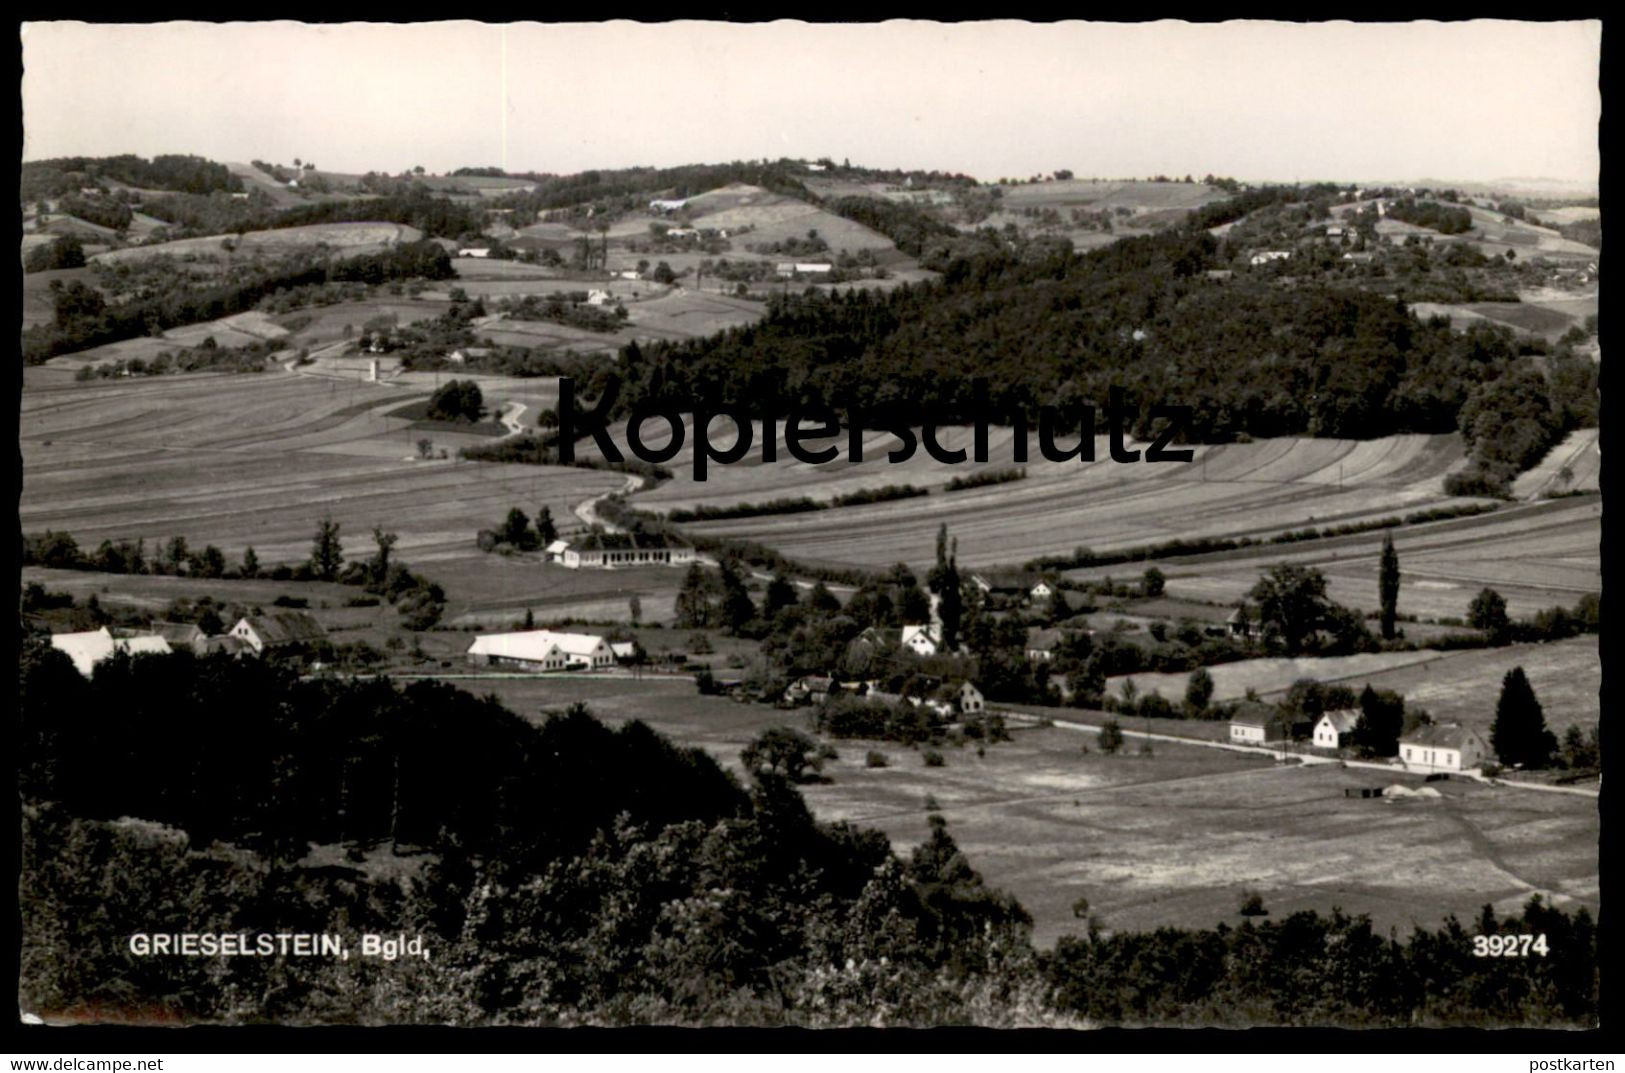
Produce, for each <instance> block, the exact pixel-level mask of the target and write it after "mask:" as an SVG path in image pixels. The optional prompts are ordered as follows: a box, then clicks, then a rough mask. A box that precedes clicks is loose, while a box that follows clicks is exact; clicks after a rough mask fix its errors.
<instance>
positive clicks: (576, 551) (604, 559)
mask: <svg viewBox="0 0 1625 1073" xmlns="http://www.w3.org/2000/svg"><path fill="white" fill-rule="evenodd" d="M547 558H548V560H549V561H550V562H556V563H558V564H559V565H560V566H566V567H569V568H570V569H571V570H579V569H583V568H586V569H597V570H613V569H614V568H616V567H618V566H686V565H688V564H689V563H692V562H694V559H695V553H694V547H693V545H691V544H688V543H685V542H684V541H682V540H681V539H679V538H677V537H674V536H670V535H668V534H665V533H606V532H601V531H592V532H587V533H583V534H582V535H580V536H579V537H574V538H571V539H569V540H555V541H554V542H553V543H551V544H549V545H548V546H547Z"/></svg>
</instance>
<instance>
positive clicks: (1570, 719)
mask: <svg viewBox="0 0 1625 1073" xmlns="http://www.w3.org/2000/svg"><path fill="white" fill-rule="evenodd" d="M1513 667H1522V668H1523V669H1524V673H1525V674H1527V675H1528V676H1529V684H1530V686H1532V687H1533V688H1534V690H1535V696H1536V697H1538V698H1539V699H1540V703H1541V707H1542V708H1544V709H1545V712H1546V725H1547V726H1548V727H1550V728H1551V729H1552V731H1553V733H1555V734H1557V735H1558V737H1559V738H1561V737H1562V735H1563V731H1564V730H1566V729H1567V728H1568V727H1570V726H1572V725H1575V724H1579V725H1581V726H1586V727H1595V726H1597V725H1598V723H1599V722H1600V721H1601V718H1602V702H1601V699H1600V697H1599V695H1598V691H1599V690H1600V689H1601V688H1602V658H1601V656H1600V654H1599V652H1598V640H1597V638H1595V637H1572V638H1570V639H1568V640H1566V641H1552V642H1548V643H1546V644H1534V645H1513V646H1511V647H1508V648H1485V649H1472V650H1468V651H1463V652H1447V653H1444V654H1443V655H1442V656H1441V657H1440V658H1439V659H1437V660H1433V661H1430V662H1427V663H1420V664H1416V665H1414V666H1411V667H1396V668H1394V669H1393V670H1389V671H1383V672H1378V673H1374V674H1370V675H1364V676H1361V677H1360V678H1358V679H1356V680H1355V681H1352V682H1350V684H1351V685H1355V687H1356V688H1363V687H1364V685H1365V683H1366V682H1370V683H1371V685H1372V686H1374V687H1375V688H1377V689H1392V690H1394V691H1395V692H1398V693H1403V694H1404V695H1405V701H1406V703H1407V704H1410V705H1412V706H1419V707H1422V708H1426V709H1427V710H1428V713H1429V714H1430V715H1432V716H1433V718H1434V719H1435V720H1437V721H1439V722H1459V723H1461V724H1463V725H1465V726H1472V727H1476V728H1478V729H1479V730H1480V731H1483V732H1485V733H1488V732H1489V728H1490V724H1491V723H1492V722H1493V721H1494V719H1495V702H1496V699H1497V698H1498V697H1500V695H1501V679H1502V678H1503V677H1504V676H1505V675H1506V673H1507V672H1508V671H1510V670H1511V669H1512V668H1513ZM1217 673H1218V668H1214V674H1215V677H1217Z"/></svg>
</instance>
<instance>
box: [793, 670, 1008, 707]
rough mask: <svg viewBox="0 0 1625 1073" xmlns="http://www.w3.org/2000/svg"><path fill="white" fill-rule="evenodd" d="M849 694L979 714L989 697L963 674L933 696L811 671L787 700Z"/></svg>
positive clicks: (818, 700) (797, 701) (817, 699)
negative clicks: (909, 692)
mask: <svg viewBox="0 0 1625 1073" xmlns="http://www.w3.org/2000/svg"><path fill="white" fill-rule="evenodd" d="M835 694H846V695H848V696H853V697H861V698H863V699H864V700H869V701H874V702H877V703H885V704H910V705H913V706H914V707H916V708H922V707H923V708H928V709H930V710H931V711H934V712H936V713H937V714H938V715H941V716H944V717H947V716H952V715H956V714H958V715H977V714H980V713H982V712H985V711H986V710H987V700H986V698H984V697H983V696H982V691H981V690H980V689H978V688H976V684H975V683H974V682H969V681H966V680H965V679H963V678H960V679H954V680H950V681H943V682H940V683H938V685H937V686H936V688H935V689H933V690H932V692H931V694H930V695H929V696H923V697H921V696H913V695H909V696H904V695H902V694H901V693H888V692H886V691H884V690H882V689H881V688H880V683H879V682H878V681H863V682H838V681H836V680H835V679H834V678H833V677H831V676H829V675H816V674H815V675H807V676H805V677H802V678H798V679H796V680H795V681H794V682H791V683H790V686H789V688H787V689H786V690H785V691H784V700H785V701H786V702H788V703H790V704H822V703H824V702H825V701H826V700H828V699H829V698H830V697H831V696H832V695H835Z"/></svg>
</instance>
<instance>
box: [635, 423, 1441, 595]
mask: <svg viewBox="0 0 1625 1073" xmlns="http://www.w3.org/2000/svg"><path fill="white" fill-rule="evenodd" d="M654 427H655V428H659V427H660V426H659V424H658V422H657V423H655V425H654ZM651 431H652V430H651ZM779 432H780V434H781V439H782V427H781V428H780V429H779ZM753 438H754V439H755V440H756V442H757V446H756V447H754V448H753V449H752V451H751V454H750V456H749V458H748V459H747V460H744V461H741V462H740V463H737V464H735V465H731V466H715V467H712V469H711V471H710V475H709V478H708V479H707V480H706V481H705V482H703V483H702V482H697V481H695V480H693V479H692V465H691V461H690V460H691V458H692V453H691V452H692V443H689V444H686V445H685V446H684V448H683V450H682V451H681V452H679V454H678V456H677V457H675V458H674V459H673V460H672V461H671V462H670V463H668V464H667V465H668V467H669V468H670V469H671V470H672V471H673V473H674V474H676V479H675V480H672V481H670V482H668V483H666V484H664V485H662V486H661V487H660V488H658V489H655V490H654V491H652V492H650V493H646V494H643V495H639V496H637V497H635V500H634V502H635V504H636V505H638V506H640V507H642V508H643V509H646V510H653V511H669V510H674V509H680V508H681V509H691V508H693V507H695V506H699V505H707V506H715V507H725V506H732V505H735V504H737V503H741V502H763V501H766V500H770V499H776V498H785V497H795V496H808V497H811V498H813V499H818V500H827V499H830V498H832V497H834V496H835V495H839V494H845V493H850V492H854V491H857V490H860V489H873V488H876V487H881V486H884V485H890V484H913V485H917V486H920V487H926V488H930V489H932V494H931V495H929V496H925V497H919V498H914V499H907V500H900V501H893V502H886V503H878V504H873V505H869V506H862V507H845V508H839V509H836V510H829V511H818V512H814V513H810V514H798V515H777V516H775V515H765V516H759V517H753V518H743V519H733V520H725V521H716V522H708V523H704V524H700V525H695V526H694V527H693V529H694V531H695V532H697V533H705V534H716V535H727V536H740V537H746V538H749V539H753V540H760V541H763V542H765V543H768V544H771V545H773V546H774V547H776V548H778V549H779V550H781V551H783V552H785V553H786V554H789V555H792V556H794V557H797V558H801V559H806V560H809V561H817V562H827V563H839V564H856V565H864V566H877V565H878V566H884V565H889V564H891V563H894V562H899V561H902V562H908V563H910V564H914V565H919V564H922V563H924V562H926V561H928V559H929V558H930V556H931V555H932V554H933V549H934V547H935V544H934V541H935V536H936V531H937V527H938V526H939V525H941V524H943V523H946V524H947V525H948V528H949V530H950V532H951V533H952V535H953V536H954V537H955V538H957V539H958V541H959V561H960V562H961V563H962V564H964V565H967V566H973V567H974V566H986V565H990V564H994V563H1001V564H1014V563H1020V562H1023V561H1025V560H1027V559H1031V558H1034V557H1036V556H1039V555H1046V554H1057V553H1066V552H1070V551H1071V550H1072V549H1074V548H1076V547H1078V546H1087V547H1089V548H1091V549H1093V550H1095V551H1109V550H1112V549H1116V548H1123V547H1129V546H1136V545H1140V544H1147V543H1157V542H1161V541H1166V540H1171V539H1174V538H1183V539H1190V538H1193V537H1201V536H1244V535H1251V536H1262V535H1269V534H1273V533H1276V532H1280V531H1282V530H1284V529H1291V528H1298V527H1302V526H1307V525H1310V524H1313V525H1315V526H1317V527H1318V526H1327V525H1340V524H1345V523H1357V522H1360V521H1368V520H1372V519H1375V518H1380V517H1386V516H1390V515H1393V514H1403V513H1406V512H1409V511H1415V510H1421V509H1427V508H1432V507H1439V506H1448V505H1452V504H1456V503H1465V502H1469V501H1468V500H1464V499H1458V498H1454V497H1450V496H1447V495H1445V494H1444V492H1443V490H1442V479H1443V477H1444V475H1445V474H1446V473H1448V472H1450V471H1451V470H1453V469H1454V468H1456V467H1458V466H1459V465H1461V464H1462V463H1463V461H1464V458H1465V456H1464V454H1463V451H1462V447H1461V442H1460V440H1459V438H1458V437H1456V436H1454V435H1441V436H1426V435H1405V436H1391V437H1387V438H1384V439H1379V440H1368V441H1354V440H1331V439H1302V438H1283V439H1277V440H1261V441H1257V442H1253V443H1245V444H1229V445H1222V446H1209V447H1201V446H1199V447H1196V448H1195V449H1194V450H1195V460H1194V461H1192V462H1189V463H1167V464H1151V463H1145V462H1139V463H1135V464H1128V465H1125V464H1117V463H1114V462H1112V461H1110V455H1109V447H1108V444H1107V442H1106V439H1105V438H1104V437H1099V438H1097V443H1096V448H1095V454H1096V458H1097V459H1098V460H1097V461H1095V462H1092V463H1080V462H1077V461H1072V462H1049V461H1046V460H1043V459H1042V457H1041V456H1039V455H1038V451H1037V444H1036V438H1034V442H1033V444H1032V447H1031V458H1030V459H1029V461H1028V462H1026V463H1024V465H1025V468H1026V471H1027V476H1026V478H1025V479H1023V480H1017V481H1013V482H1009V483H1005V484H996V485H989V486H985V487H981V488H973V489H967V490H963V491H955V492H946V491H944V490H943V487H944V486H945V485H946V483H947V482H948V481H949V480H951V479H952V478H954V477H963V476H965V475H967V474H971V473H976V472H979V471H986V470H998V469H1008V468H1010V467H1011V466H1012V465H1013V463H1012V461H1011V459H1012V457H1013V455H1012V450H1011V447H1012V435H1011V433H1010V431H1009V430H1008V429H993V430H990V433H989V448H988V456H989V461H988V462H987V463H985V464H977V463H973V462H969V461H967V462H965V463H962V464H955V465H945V464H942V463H939V462H936V461H935V460H933V459H931V458H930V457H929V456H928V455H927V453H926V452H925V451H924V449H923V448H921V449H920V450H918V451H916V453H915V456H914V457H913V458H912V459H910V460H908V461H907V462H903V463H898V464H892V463H889V462H887V461H886V457H885V456H886V452H888V451H890V450H891V449H893V448H894V447H895V446H896V440H895V439H894V438H893V437H892V436H890V435H889V434H887V433H871V434H869V435H868V436H867V437H866V439H865V446H864V461H863V462H862V463H861V464H852V463H851V461H850V459H849V457H848V456H847V454H846V451H845V448H844V446H843V448H842V454H841V456H840V457H838V458H837V459H835V460H834V461H832V462H829V463H826V464H823V465H808V464H805V463H801V462H798V461H796V460H795V459H793V458H791V457H790V456H789V455H788V453H787V452H786V451H785V448H784V447H783V445H782V442H781V444H780V446H779V448H778V460H777V461H775V462H772V463H761V462H760V460H759V459H760V433H759V429H758V430H756V431H755V432H753ZM939 438H940V440H941V442H942V444H943V446H944V447H945V448H946V449H948V450H954V449H957V448H961V447H963V448H969V447H970V446H971V439H972V436H971V430H970V429H969V428H960V427H955V428H951V429H944V430H942V432H941V435H940V437H939ZM649 442H650V443H651V444H654V443H657V442H661V441H660V440H659V438H658V437H657V436H654V435H652V434H651V435H650V436H649ZM713 442H714V443H716V444H718V445H719V446H726V445H727V444H728V443H731V442H732V431H731V426H729V425H728V423H727V422H724V421H718V422H716V435H715V437H714V439H713ZM1071 442H1074V441H1071V440H1063V443H1067V444H1070V443H1071ZM815 446H816V445H815ZM1135 446H1138V447H1142V448H1143V447H1144V446H1145V445H1144V444H1138V445H1135ZM1119 572H1121V570H1119Z"/></svg>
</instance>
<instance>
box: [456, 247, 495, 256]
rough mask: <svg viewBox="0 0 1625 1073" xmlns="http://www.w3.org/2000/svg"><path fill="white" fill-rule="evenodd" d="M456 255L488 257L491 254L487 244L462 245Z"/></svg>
mask: <svg viewBox="0 0 1625 1073" xmlns="http://www.w3.org/2000/svg"><path fill="white" fill-rule="evenodd" d="M457 256H459V257H489V256H491V247H489V246H463V247H461V248H459V249H458V251H457Z"/></svg>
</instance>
